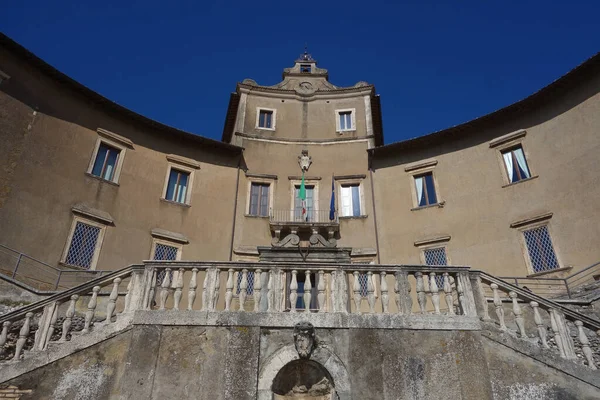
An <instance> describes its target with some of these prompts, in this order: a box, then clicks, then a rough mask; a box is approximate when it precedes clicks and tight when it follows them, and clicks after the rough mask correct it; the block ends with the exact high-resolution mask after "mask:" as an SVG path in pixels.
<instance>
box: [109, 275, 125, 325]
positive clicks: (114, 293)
mask: <svg viewBox="0 0 600 400" xmlns="http://www.w3.org/2000/svg"><path fill="white" fill-rule="evenodd" d="M121 280H122V279H121V278H115V279H114V280H113V287H112V290H111V292H110V296H108V304H107V305H106V323H107V324H110V323H111V318H112V316H113V314H114V312H115V308H116V307H117V298H118V297H119V284H120V283H121Z"/></svg>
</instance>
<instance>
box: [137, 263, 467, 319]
mask: <svg viewBox="0 0 600 400" xmlns="http://www.w3.org/2000/svg"><path fill="white" fill-rule="evenodd" d="M146 274H147V275H148V276H150V279H148V280H147V281H146V282H147V287H146V288H145V297H144V307H145V308H146V309H148V310H152V309H158V310H168V309H174V310H178V309H181V307H182V305H181V304H182V299H183V297H184V295H185V293H187V308H188V310H192V309H201V310H205V311H226V312H229V311H248V312H292V313H294V312H305V313H308V312H311V313H328V312H349V313H386V314H387V313H392V314H394V313H396V314H403V315H411V314H421V315H449V316H461V315H467V316H473V317H476V312H475V303H474V298H473V295H472V291H471V288H470V281H469V275H468V268H467V267H423V266H390V265H369V264H342V265H333V264H328V265H323V264H315V265H310V264H297V265H294V264H286V265H276V264H271V263H268V264H267V263H239V262H235V263H234V262H232V263H185V262H161V261H149V262H147V264H146ZM157 277H158V279H157ZM199 280H200V281H201V282H202V283H201V284H200V283H199ZM198 290H201V291H202V292H201V293H197V291H198Z"/></svg>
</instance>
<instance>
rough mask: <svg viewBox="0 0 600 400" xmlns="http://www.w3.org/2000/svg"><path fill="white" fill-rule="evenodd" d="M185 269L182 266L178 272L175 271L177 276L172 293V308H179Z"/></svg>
mask: <svg viewBox="0 0 600 400" xmlns="http://www.w3.org/2000/svg"><path fill="white" fill-rule="evenodd" d="M184 273H185V270H184V269H183V268H179V272H178V273H177V278H176V279H174V280H175V282H174V283H175V285H174V286H175V294H174V295H173V309H174V310H179V304H181V296H182V295H183V274H184Z"/></svg>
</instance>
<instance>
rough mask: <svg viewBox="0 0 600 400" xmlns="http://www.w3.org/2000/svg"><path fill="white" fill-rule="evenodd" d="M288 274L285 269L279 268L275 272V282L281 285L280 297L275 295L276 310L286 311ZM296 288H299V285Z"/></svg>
mask: <svg viewBox="0 0 600 400" xmlns="http://www.w3.org/2000/svg"><path fill="white" fill-rule="evenodd" d="M285 281H286V276H285V271H281V270H279V271H278V272H277V273H276V274H275V282H274V284H275V285H276V286H275V287H277V285H278V286H279V299H277V296H275V310H274V311H284V310H285V291H286V286H287V285H286V284H285ZM296 290H298V286H296Z"/></svg>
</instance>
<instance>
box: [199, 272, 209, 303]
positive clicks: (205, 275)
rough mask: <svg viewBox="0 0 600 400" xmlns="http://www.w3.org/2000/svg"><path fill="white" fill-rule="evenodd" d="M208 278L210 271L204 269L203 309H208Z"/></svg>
mask: <svg viewBox="0 0 600 400" xmlns="http://www.w3.org/2000/svg"><path fill="white" fill-rule="evenodd" d="M208 280H209V271H208V269H206V270H204V281H203V282H202V309H201V310H202V311H208Z"/></svg>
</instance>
